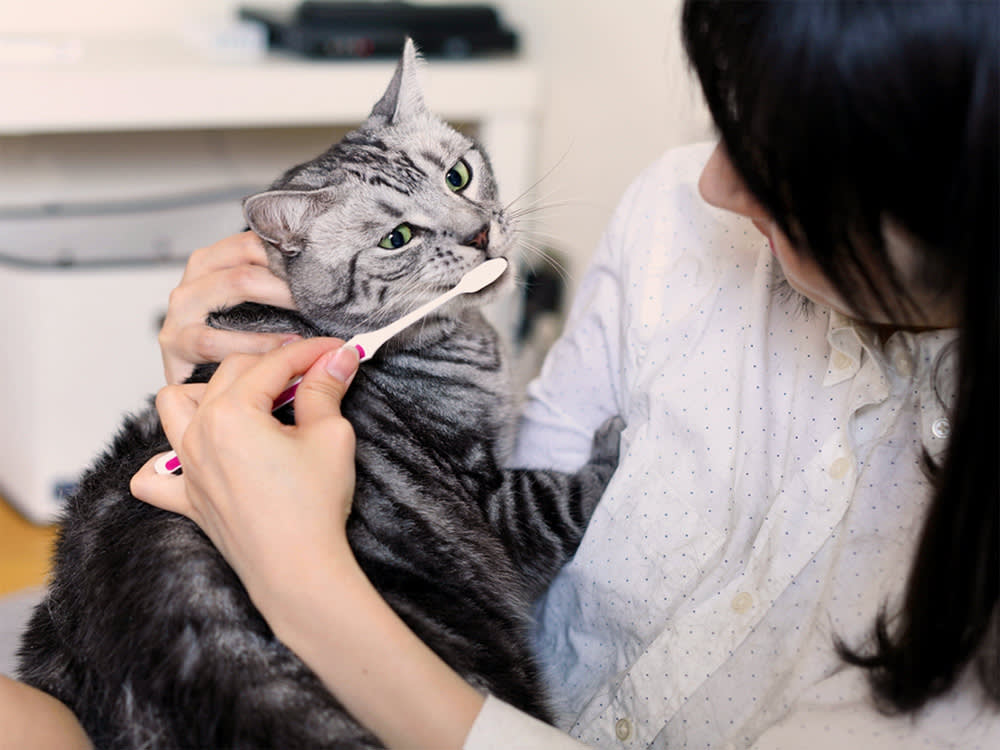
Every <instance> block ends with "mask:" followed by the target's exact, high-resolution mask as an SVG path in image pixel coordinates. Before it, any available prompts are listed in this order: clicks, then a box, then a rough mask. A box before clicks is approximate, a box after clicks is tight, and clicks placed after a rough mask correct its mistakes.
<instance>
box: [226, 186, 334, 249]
mask: <svg viewBox="0 0 1000 750" xmlns="http://www.w3.org/2000/svg"><path fill="white" fill-rule="evenodd" d="M321 192H324V191H321V190H269V191H267V192H264V193H257V194H256V195H251V196H250V197H249V198H246V199H245V200H244V201H243V217H244V218H245V219H246V222H247V225H248V226H249V227H250V229H252V230H253V232H254V233H255V234H256V235H258V236H259V237H260V238H261V239H263V240H265V241H266V242H270V243H271V244H272V245H274V246H275V247H276V248H278V249H279V250H280V251H281V252H282V254H283V255H286V256H292V255H298V254H299V253H300V252H302V250H303V248H305V245H306V234H307V232H308V228H309V226H310V225H311V224H312V221H313V219H314V218H315V217H316V216H317V215H318V214H319V213H321V212H322V210H323V205H324V202H323V201H322V199H321V196H320V195H319V194H320V193H321Z"/></svg>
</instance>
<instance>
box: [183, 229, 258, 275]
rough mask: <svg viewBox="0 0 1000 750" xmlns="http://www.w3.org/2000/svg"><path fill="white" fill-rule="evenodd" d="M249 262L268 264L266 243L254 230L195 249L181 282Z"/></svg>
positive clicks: (251, 263) (250, 263)
mask: <svg viewBox="0 0 1000 750" xmlns="http://www.w3.org/2000/svg"><path fill="white" fill-rule="evenodd" d="M247 264H249V265H258V266H266V265H267V252H266V251H265V250H264V243H263V242H261V239H260V237H258V236H257V235H256V234H254V233H253V232H241V233H239V234H234V235H232V236H231V237H226V238H225V239H222V240H219V241H218V242H216V243H214V244H211V245H208V246H207V247H202V248H199V249H198V250H195V251H194V252H193V253H191V257H190V258H188V262H187V266H186V267H185V269H184V276H183V277H182V278H181V284H185V283H187V282H189V281H191V280H192V279H195V278H198V277H200V276H203V275H205V274H206V273H211V272H212V271H218V270H219V269H221V268H231V267H233V266H241V265H247Z"/></svg>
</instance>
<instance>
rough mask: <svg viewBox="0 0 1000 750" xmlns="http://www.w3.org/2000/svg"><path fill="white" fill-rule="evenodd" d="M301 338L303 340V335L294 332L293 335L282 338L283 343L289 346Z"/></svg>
mask: <svg viewBox="0 0 1000 750" xmlns="http://www.w3.org/2000/svg"><path fill="white" fill-rule="evenodd" d="M301 340H302V337H301V336H297V335H295V334H292V335H291V336H285V338H283V339H282V340H281V345H282V346H288V345H289V344H294V343H295V342H296V341H301Z"/></svg>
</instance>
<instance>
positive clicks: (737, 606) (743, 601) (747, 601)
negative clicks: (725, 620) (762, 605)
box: [729, 591, 753, 614]
mask: <svg viewBox="0 0 1000 750" xmlns="http://www.w3.org/2000/svg"><path fill="white" fill-rule="evenodd" d="M729 606H731V607H732V608H733V612H739V613H740V614H743V613H744V612H746V611H747V610H748V609H750V607H752V606H753V597H752V596H750V594H748V593H747V592H746V591H741V592H740V593H738V594H737V595H736V596H734V597H733V601H732V602H730V605H729Z"/></svg>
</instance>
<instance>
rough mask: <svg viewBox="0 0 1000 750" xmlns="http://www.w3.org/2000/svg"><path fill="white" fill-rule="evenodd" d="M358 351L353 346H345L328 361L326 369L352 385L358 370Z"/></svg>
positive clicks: (335, 376) (341, 380) (338, 378)
mask: <svg viewBox="0 0 1000 750" xmlns="http://www.w3.org/2000/svg"><path fill="white" fill-rule="evenodd" d="M358 362H359V358H358V351H357V349H355V348H354V347H353V346H344V347H341V348H340V349H338V350H337V352H336V353H335V354H334V355H333V356H332V357H330V358H329V359H328V360H327V361H326V371H327V372H328V373H330V375H332V376H333V377H334V378H336V379H337V380H339V381H340V382H341V383H346V384H348V385H350V383H351V381H352V380H354V375H355V374H356V373H357V371H358Z"/></svg>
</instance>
